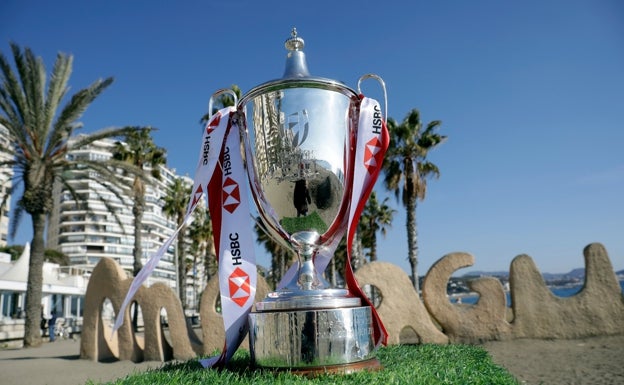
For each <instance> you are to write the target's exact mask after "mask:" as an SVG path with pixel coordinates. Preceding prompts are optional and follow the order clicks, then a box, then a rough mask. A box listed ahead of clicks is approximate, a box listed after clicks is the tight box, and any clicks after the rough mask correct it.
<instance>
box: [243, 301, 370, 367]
mask: <svg viewBox="0 0 624 385" xmlns="http://www.w3.org/2000/svg"><path fill="white" fill-rule="evenodd" d="M249 321H250V322H249V324H250V331H249V341H250V350H251V360H252V363H253V364H254V365H255V366H256V367H261V368H268V369H277V370H280V369H287V370H289V371H292V372H296V373H300V374H315V373H320V372H332V373H351V372H355V371H359V370H378V369H380V367H381V366H380V364H379V362H378V361H377V360H376V359H375V358H374V357H373V352H374V349H375V341H374V338H373V331H372V328H371V323H372V316H371V309H370V307H368V306H359V307H350V308H336V309H311V310H301V309H297V310H282V311H266V312H252V313H251V314H250V315H249Z"/></svg>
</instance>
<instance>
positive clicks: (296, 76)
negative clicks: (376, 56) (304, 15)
mask: <svg viewBox="0 0 624 385" xmlns="http://www.w3.org/2000/svg"><path fill="white" fill-rule="evenodd" d="M284 46H285V47H286V49H287V50H288V54H287V55H286V67H285V69H284V74H283V76H282V77H281V78H279V79H275V80H271V81H268V82H266V83H263V84H260V85H259V86H256V87H254V88H252V89H251V90H249V92H247V93H246V94H245V95H243V97H242V98H241V99H240V101H239V103H238V105H239V106H240V107H242V106H244V105H245V104H246V103H247V102H248V101H249V100H251V99H253V98H255V97H256V96H258V95H261V94H264V93H265V92H270V91H275V90H278V89H286V88H317V89H326V90H330V91H337V92H340V93H342V94H344V95H346V96H347V97H353V96H357V95H358V93H357V92H356V91H355V90H354V89H352V88H351V87H349V86H347V85H345V84H344V83H342V82H339V81H336V80H332V79H326V78H320V77H313V76H311V75H310V71H309V70H308V64H307V62H306V56H305V53H304V52H303V48H304V47H305V42H304V40H303V38H301V36H299V35H298V34H297V28H293V29H292V31H291V33H290V37H289V38H288V39H286V42H285V43H284Z"/></svg>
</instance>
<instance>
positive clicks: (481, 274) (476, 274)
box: [462, 270, 509, 278]
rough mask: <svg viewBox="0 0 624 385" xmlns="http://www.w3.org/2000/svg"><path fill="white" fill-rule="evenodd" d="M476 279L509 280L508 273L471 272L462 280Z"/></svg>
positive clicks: (463, 276)
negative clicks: (493, 278) (494, 278)
mask: <svg viewBox="0 0 624 385" xmlns="http://www.w3.org/2000/svg"><path fill="white" fill-rule="evenodd" d="M475 277H499V278H509V272H508V271H481V270H475V271H469V272H467V273H466V274H464V275H462V278H475Z"/></svg>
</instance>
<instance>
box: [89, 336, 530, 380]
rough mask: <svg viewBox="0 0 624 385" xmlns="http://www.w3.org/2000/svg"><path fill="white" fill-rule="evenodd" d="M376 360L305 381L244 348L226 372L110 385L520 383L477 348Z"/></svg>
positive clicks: (395, 350)
mask: <svg viewBox="0 0 624 385" xmlns="http://www.w3.org/2000/svg"><path fill="white" fill-rule="evenodd" d="M377 358H378V359H379V361H380V362H381V364H382V365H383V369H382V370H380V371H376V372H358V373H353V374H348V375H335V374H334V375H329V374H322V375H320V376H318V377H314V378H307V377H301V376H297V375H294V374H291V373H288V372H279V373H275V372H272V371H268V370H252V369H250V367H249V352H247V351H243V350H240V351H238V352H237V353H236V354H235V355H234V358H233V360H232V361H231V363H230V365H229V366H228V368H227V369H225V370H221V371H218V370H212V369H203V368H202V367H201V365H199V363H198V362H197V360H191V361H187V362H184V363H175V364H166V365H164V366H163V367H162V368H160V369H156V370H150V371H147V372H145V373H142V374H133V375H130V376H127V377H125V378H123V379H119V380H117V381H115V382H111V383H109V384H119V385H121V384H124V385H148V384H149V385H152V384H166V385H174V384H228V385H237V384H241V385H249V384H254V385H264V384H266V385H273V384H335V385H351V384H352V385H361V384H379V385H382V384H383V385H389V384H423V385H426V384H453V385H456V384H470V385H479V384H483V385H486V384H487V385H495V384H510V385H511V384H513V385H518V384H519V382H518V381H517V380H516V379H515V378H514V377H513V376H512V375H511V374H510V373H509V372H507V371H506V370H505V369H504V368H502V367H500V366H498V365H495V364H494V363H493V362H492V359H491V357H490V356H489V355H488V353H487V352H486V351H485V350H484V349H482V348H480V347H478V346H471V345H393V346H388V347H384V348H381V349H379V350H378V351H377ZM88 384H93V383H92V382H90V383H88Z"/></svg>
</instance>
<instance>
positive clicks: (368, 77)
mask: <svg viewBox="0 0 624 385" xmlns="http://www.w3.org/2000/svg"><path fill="white" fill-rule="evenodd" d="M366 79H375V80H377V82H378V83H379V84H380V85H381V89H382V90H383V95H384V115H383V118H384V122H386V123H387V120H388V94H387V93H386V83H385V82H384V81H383V79H382V78H381V76H379V75H375V74H366V75H362V76H360V79H358V84H357V92H358V94H360V95H361V94H362V91H361V89H360V84H361V83H362V81H364V80H366Z"/></svg>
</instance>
